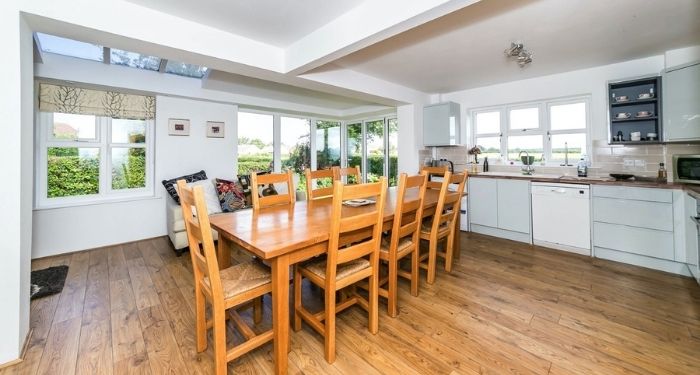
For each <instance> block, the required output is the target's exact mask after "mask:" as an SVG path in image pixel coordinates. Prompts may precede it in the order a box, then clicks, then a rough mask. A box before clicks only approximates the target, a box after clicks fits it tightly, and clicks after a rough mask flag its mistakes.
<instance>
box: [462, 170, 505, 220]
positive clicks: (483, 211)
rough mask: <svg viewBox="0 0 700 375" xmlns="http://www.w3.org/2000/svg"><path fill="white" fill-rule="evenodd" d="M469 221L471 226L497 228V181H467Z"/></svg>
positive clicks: (475, 179) (491, 179)
mask: <svg viewBox="0 0 700 375" xmlns="http://www.w3.org/2000/svg"><path fill="white" fill-rule="evenodd" d="M467 207H468V208H469V220H470V223H472V224H478V225H485V226H487V227H497V226H498V208H497V207H498V180H496V179H493V178H470V179H469V204H468V205H467Z"/></svg>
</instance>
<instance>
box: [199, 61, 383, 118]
mask: <svg viewBox="0 0 700 375" xmlns="http://www.w3.org/2000/svg"><path fill="white" fill-rule="evenodd" d="M203 87H204V88H209V89H216V90H221V91H227V92H232V93H236V94H241V95H249V96H256V97H261V98H267V99H272V100H280V101H285V102H290V103H296V104H303V105H310V106H315V107H321V108H329V109H334V110H338V111H344V110H348V109H352V108H356V107H365V106H367V107H373V108H374V109H375V110H377V109H381V108H388V107H385V106H380V105H379V104H376V103H374V102H370V101H364V100H359V99H353V98H349V97H346V96H341V95H335V94H328V93H323V92H319V91H315V90H309V89H305V88H301V87H295V86H292V85H286V84H282V83H277V82H272V81H266V80H262V79H257V78H251V77H246V76H243V75H239V74H233V73H227V72H222V71H218V70H214V71H212V72H210V73H209V76H208V78H207V80H206V81H204V82H203Z"/></svg>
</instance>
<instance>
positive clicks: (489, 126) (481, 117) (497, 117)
mask: <svg viewBox="0 0 700 375" xmlns="http://www.w3.org/2000/svg"><path fill="white" fill-rule="evenodd" d="M500 132H501V112H482V113H477V114H476V134H494V133H500Z"/></svg>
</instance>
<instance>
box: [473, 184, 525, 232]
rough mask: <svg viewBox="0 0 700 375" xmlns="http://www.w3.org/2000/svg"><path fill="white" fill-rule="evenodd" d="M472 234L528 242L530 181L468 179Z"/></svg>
mask: <svg viewBox="0 0 700 375" xmlns="http://www.w3.org/2000/svg"><path fill="white" fill-rule="evenodd" d="M468 207H469V220H470V228H471V231H472V232H476V233H481V234H486V235H490V236H496V237H502V238H507V239H510V240H514V241H520V242H527V243H531V242H532V239H531V236H530V221H531V217H532V216H531V214H530V181H527V180H511V179H498V178H479V177H472V178H470V179H469V204H468Z"/></svg>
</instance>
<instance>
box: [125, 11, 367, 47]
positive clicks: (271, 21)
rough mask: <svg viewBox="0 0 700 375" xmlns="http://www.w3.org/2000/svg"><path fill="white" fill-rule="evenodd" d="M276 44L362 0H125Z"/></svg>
mask: <svg viewBox="0 0 700 375" xmlns="http://www.w3.org/2000/svg"><path fill="white" fill-rule="evenodd" d="M128 1H129V2H130V3H134V4H138V5H143V6H145V7H148V8H152V9H155V10H158V11H160V12H164V13H168V14H171V15H173V16H176V17H180V18H184V19H188V20H191V21H194V22H198V23H201V24H204V25H208V26H211V27H214V28H217V29H220V30H223V31H227V32H230V33H233V34H238V35H240V36H243V37H246V38H250V39H253V40H257V41H259V42H263V43H266V44H271V45H273V46H277V47H286V46H288V45H290V44H292V43H293V42H295V41H297V40H298V39H301V38H302V37H304V36H306V35H307V34H309V33H311V32H312V31H314V30H316V29H318V28H319V27H321V26H323V25H325V24H326V23H328V22H330V21H332V20H333V19H335V18H337V17H338V16H340V15H342V14H344V13H345V12H347V11H349V10H350V9H352V8H354V7H356V6H357V5H359V4H360V3H362V0H292V1H289V0H287V1H279V0H254V1H250V0H248V1H243V0H199V1H191V0H167V1H163V0H128Z"/></svg>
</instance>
